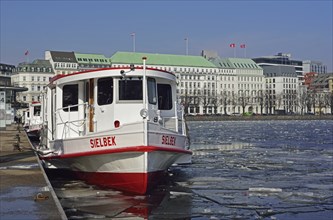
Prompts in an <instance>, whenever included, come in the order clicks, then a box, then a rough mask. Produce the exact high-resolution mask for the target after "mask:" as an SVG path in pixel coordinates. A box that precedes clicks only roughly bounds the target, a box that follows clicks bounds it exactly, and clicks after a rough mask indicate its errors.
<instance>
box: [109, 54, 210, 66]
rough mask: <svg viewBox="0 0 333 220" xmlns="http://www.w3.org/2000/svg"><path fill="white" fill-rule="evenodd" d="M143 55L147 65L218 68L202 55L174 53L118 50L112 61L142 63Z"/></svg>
mask: <svg viewBox="0 0 333 220" xmlns="http://www.w3.org/2000/svg"><path fill="white" fill-rule="evenodd" d="M142 57H147V61H146V64H147V65H164V66H186V67H188V66H191V67H205V68H216V66H215V65H214V64H213V63H211V62H209V61H208V60H206V59H205V58H204V57H202V56H186V55H172V54H153V53H135V52H116V53H115V54H114V55H113V56H112V57H111V61H112V63H113V64H139V65H140V64H142Z"/></svg>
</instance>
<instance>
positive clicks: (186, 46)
mask: <svg viewBox="0 0 333 220" xmlns="http://www.w3.org/2000/svg"><path fill="white" fill-rule="evenodd" d="M185 49H186V50H185V52H186V56H188V37H186V38H185Z"/></svg>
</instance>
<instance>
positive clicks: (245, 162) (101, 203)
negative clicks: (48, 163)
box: [56, 121, 333, 220]
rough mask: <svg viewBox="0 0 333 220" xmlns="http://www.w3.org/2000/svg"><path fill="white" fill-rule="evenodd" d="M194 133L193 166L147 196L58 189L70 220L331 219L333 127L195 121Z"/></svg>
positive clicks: (78, 186) (79, 186) (70, 184)
mask: <svg viewBox="0 0 333 220" xmlns="http://www.w3.org/2000/svg"><path fill="white" fill-rule="evenodd" d="M189 129H190V135H191V143H192V144H191V149H192V150H193V158H192V164H189V165H185V166H173V167H171V168H170V172H171V175H169V176H168V178H167V180H166V182H165V183H163V184H161V185H160V186H159V187H157V189H156V190H154V191H153V192H151V193H150V194H148V195H145V196H135V195H127V194H124V193H122V192H119V191H115V190H106V189H99V188H98V187H95V186H89V185H85V183H84V182H81V181H67V182H65V183H64V184H58V188H57V187H56V188H57V189H56V192H57V195H58V197H59V198H60V202H61V204H62V205H63V207H64V209H65V211H66V213H67V215H68V216H69V219H80V218H81V219H194V220H197V219H198V220H199V219H200V220H201V219H283V220H285V219H286V220H295V219H296V220H303V219H324V220H326V219H327V220H332V218H333V160H332V158H333V146H332V143H333V137H332V132H333V122H332V121H252V122H251V121H235V122H190V123H189ZM56 185H57V184H56Z"/></svg>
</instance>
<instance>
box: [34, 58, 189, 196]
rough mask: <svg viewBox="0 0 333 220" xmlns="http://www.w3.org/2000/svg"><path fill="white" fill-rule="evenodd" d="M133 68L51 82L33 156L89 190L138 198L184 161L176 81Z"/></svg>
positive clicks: (162, 73) (166, 75)
mask: <svg viewBox="0 0 333 220" xmlns="http://www.w3.org/2000/svg"><path fill="white" fill-rule="evenodd" d="M145 60H146V58H143V65H142V66H138V67H134V66H133V65H131V66H128V67H124V68H107V69H98V70H92V71H87V72H79V73H73V74H70V75H58V76H56V77H54V78H53V79H52V81H51V83H50V84H49V86H48V87H47V91H46V94H45V97H44V101H43V106H44V107H43V113H44V129H43V132H42V133H43V135H42V138H41V143H42V145H41V147H40V148H39V151H38V152H39V155H40V158H41V159H42V161H43V163H44V166H45V168H48V169H52V168H55V169H66V170H71V171H73V172H75V174H77V175H78V177H79V178H81V179H83V180H86V181H87V182H88V183H90V184H96V185H100V186H105V187H111V188H115V189H120V190H124V191H129V192H134V193H139V194H145V193H146V192H147V191H148V190H149V189H150V188H151V187H152V186H154V185H155V184H156V183H157V182H158V180H159V179H160V177H161V175H163V174H164V173H165V171H166V170H167V168H168V167H170V166H171V165H172V164H175V163H177V161H181V160H183V159H184V158H186V157H187V158H189V157H190V156H191V154H192V152H191V151H190V150H189V149H187V146H186V138H187V137H186V129H185V127H186V126H185V121H184V118H183V110H182V108H180V106H179V105H178V104H177V100H176V76H175V75H174V74H173V73H171V72H167V71H162V70H157V69H151V68H146V65H145Z"/></svg>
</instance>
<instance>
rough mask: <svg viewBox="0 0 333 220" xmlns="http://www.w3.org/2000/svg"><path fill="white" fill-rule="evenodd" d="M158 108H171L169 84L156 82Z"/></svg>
mask: <svg viewBox="0 0 333 220" xmlns="http://www.w3.org/2000/svg"><path fill="white" fill-rule="evenodd" d="M157 94H158V109H160V110H170V109H172V91H171V85H169V84H157Z"/></svg>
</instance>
